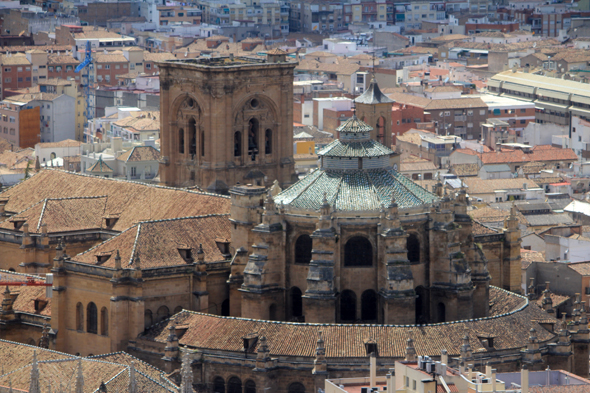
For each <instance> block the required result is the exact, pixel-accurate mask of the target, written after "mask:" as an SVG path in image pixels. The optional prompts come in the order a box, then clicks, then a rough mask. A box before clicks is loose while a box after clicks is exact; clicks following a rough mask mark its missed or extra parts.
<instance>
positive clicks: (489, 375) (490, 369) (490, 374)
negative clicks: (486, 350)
mask: <svg viewBox="0 0 590 393" xmlns="http://www.w3.org/2000/svg"><path fill="white" fill-rule="evenodd" d="M486 377H488V378H491V377H492V366H490V365H489V364H486Z"/></svg>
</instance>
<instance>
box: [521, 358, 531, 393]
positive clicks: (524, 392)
mask: <svg viewBox="0 0 590 393" xmlns="http://www.w3.org/2000/svg"><path fill="white" fill-rule="evenodd" d="M520 391H521V393H529V369H528V368H527V366H526V364H525V365H523V366H522V370H521V371H520Z"/></svg>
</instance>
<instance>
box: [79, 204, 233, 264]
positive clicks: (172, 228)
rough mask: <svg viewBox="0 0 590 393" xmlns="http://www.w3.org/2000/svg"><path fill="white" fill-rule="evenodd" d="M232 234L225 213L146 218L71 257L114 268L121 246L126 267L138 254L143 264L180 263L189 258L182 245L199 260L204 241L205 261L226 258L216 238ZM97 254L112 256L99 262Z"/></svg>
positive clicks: (227, 236)
mask: <svg viewBox="0 0 590 393" xmlns="http://www.w3.org/2000/svg"><path fill="white" fill-rule="evenodd" d="M230 237H231V233H230V222H229V216H228V215H223V214H222V215H208V216H200V217H185V218H175V219H170V220H160V221H145V222H142V223H139V224H137V225H135V226H133V227H131V228H129V229H128V230H126V231H124V232H123V233H121V234H119V235H117V236H115V237H113V238H111V239H109V240H107V241H105V242H104V243H101V244H99V245H97V246H95V247H93V248H91V249H89V250H88V251H85V252H83V253H81V254H78V255H77V256H75V257H73V258H72V259H73V260H74V261H77V262H81V263H86V264H91V265H100V266H104V267H111V268H112V267H115V254H116V251H117V250H118V251H119V255H120V256H121V263H122V266H123V267H125V266H127V265H131V264H132V262H133V261H134V260H135V258H136V257H137V256H139V258H140V260H141V266H142V268H156V267H164V266H181V265H186V264H187V262H186V261H185V259H183V257H182V256H181V254H180V252H179V249H183V250H185V249H190V250H191V256H192V258H193V259H194V261H196V260H197V251H198V250H199V245H201V244H202V246H203V252H204V253H205V255H204V256H205V262H219V261H224V260H227V256H225V255H224V254H222V253H221V251H220V249H219V247H218V245H217V242H216V241H215V239H217V238H225V239H229V238H230ZM97 255H102V256H105V255H110V257H109V258H108V259H107V260H106V261H102V262H100V263H99V262H98V258H97ZM191 263H192V262H191Z"/></svg>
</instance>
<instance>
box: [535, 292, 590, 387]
mask: <svg viewBox="0 0 590 393" xmlns="http://www.w3.org/2000/svg"><path fill="white" fill-rule="evenodd" d="M549 296H550V297H551V300H552V301H553V307H557V306H560V305H562V304H563V303H565V302H567V301H568V300H570V299H571V298H570V297H569V296H563V295H558V294H556V293H550V294H549ZM537 305H538V306H539V307H542V306H543V297H540V298H539V299H537ZM588 390H590V386H588Z"/></svg>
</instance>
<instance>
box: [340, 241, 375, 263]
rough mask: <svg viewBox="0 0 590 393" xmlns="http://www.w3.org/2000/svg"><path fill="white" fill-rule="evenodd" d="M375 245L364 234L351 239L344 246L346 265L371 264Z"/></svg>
mask: <svg viewBox="0 0 590 393" xmlns="http://www.w3.org/2000/svg"><path fill="white" fill-rule="evenodd" d="M372 264H373V245H372V244H371V242H370V241H369V240H368V239H367V238H366V237H362V236H355V237H353V238H351V239H349V240H348V241H347V242H346V245H345V246H344V266H371V265H372Z"/></svg>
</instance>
